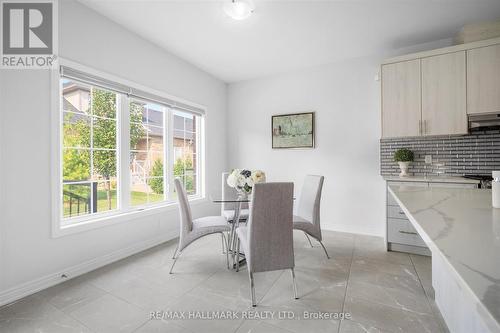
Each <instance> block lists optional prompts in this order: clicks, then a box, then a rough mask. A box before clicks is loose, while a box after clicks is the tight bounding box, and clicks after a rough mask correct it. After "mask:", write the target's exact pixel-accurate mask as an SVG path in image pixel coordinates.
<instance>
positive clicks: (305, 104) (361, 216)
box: [228, 58, 384, 235]
mask: <svg viewBox="0 0 500 333" xmlns="http://www.w3.org/2000/svg"><path fill="white" fill-rule="evenodd" d="M379 61H380V60H379V59H375V58H367V59H356V60H351V61H347V62H342V63H337V64H332V65H327V66H320V67H316V68H311V69H308V70H303V71H298V72H294V73H289V74H283V75H278V76H273V77H269V78H264V79H257V80H252V81H246V82H240V83H235V84H231V85H229V88H228V114H229V124H228V129H229V130H228V135H229V136H230V138H231V140H228V141H229V145H228V161H229V165H228V166H229V168H233V167H246V168H259V169H262V170H264V171H265V172H266V175H267V178H268V180H270V181H293V182H294V183H295V193H296V195H299V193H300V187H301V186H302V180H303V177H304V176H305V175H306V174H319V175H324V176H325V183H324V188H323V197H322V215H321V218H322V220H321V222H322V226H323V228H324V229H329V230H340V231H348V232H357V233H365V234H374V235H382V234H383V232H384V229H383V225H384V224H383V221H384V210H383V206H384V182H383V181H382V178H381V177H380V175H379V143H378V142H379V141H378V140H379V137H380V106H379V105H380V98H379V82H376V81H375V80H374V78H375V75H376V74H377V71H378V65H379V63H380V62H379ZM303 111H315V112H316V149H309V150H280V149H275V150H273V149H271V115H274V114H282V113H296V112H303Z"/></svg>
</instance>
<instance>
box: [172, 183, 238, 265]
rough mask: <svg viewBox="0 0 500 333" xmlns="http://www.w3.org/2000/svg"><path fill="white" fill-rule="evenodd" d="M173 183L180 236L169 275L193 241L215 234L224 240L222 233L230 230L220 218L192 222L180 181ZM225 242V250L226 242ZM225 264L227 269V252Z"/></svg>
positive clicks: (211, 217) (206, 218) (204, 218)
mask: <svg viewBox="0 0 500 333" xmlns="http://www.w3.org/2000/svg"><path fill="white" fill-rule="evenodd" d="M174 183H175V190H176V192H177V199H178V201H179V215H180V216H179V217H180V235H179V243H178V245H177V248H176V249H175V252H174V255H173V257H172V259H174V261H173V263H172V267H171V268H170V274H172V270H173V269H174V265H175V263H176V262H177V259H179V257H180V255H181V253H182V251H183V250H184V249H185V248H186V247H187V246H189V245H190V244H191V243H193V242H194V241H195V240H197V239H199V238H201V237H204V236H207V235H210V234H215V233H220V234H222V237H223V239H224V238H225V237H224V232H228V231H229V230H230V226H229V225H228V224H227V221H226V219H225V218H224V217H222V216H207V217H201V218H199V219H195V220H193V217H192V215H191V207H190V206H189V201H188V198H187V195H186V191H185V190H184V187H183V186H182V184H181V181H180V180H179V179H175V180H174ZM225 242H226V248H227V241H225ZM226 263H227V266H228V268H229V253H228V252H227V251H226Z"/></svg>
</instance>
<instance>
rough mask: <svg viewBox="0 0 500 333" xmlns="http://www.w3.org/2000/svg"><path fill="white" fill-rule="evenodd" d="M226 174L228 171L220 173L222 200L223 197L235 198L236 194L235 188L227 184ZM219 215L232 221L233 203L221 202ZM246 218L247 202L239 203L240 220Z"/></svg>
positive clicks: (227, 174)
mask: <svg viewBox="0 0 500 333" xmlns="http://www.w3.org/2000/svg"><path fill="white" fill-rule="evenodd" d="M228 176H229V172H223V173H222V201H224V200H225V199H236V197H237V196H238V193H237V192H236V190H235V189H234V188H232V187H230V186H229V185H228V184H227V177H228ZM221 215H222V216H224V217H225V218H226V220H227V221H228V222H230V223H232V222H233V219H234V205H233V204H232V203H222V205H221ZM246 219H248V203H246V202H244V203H242V204H241V211H240V222H241V220H246Z"/></svg>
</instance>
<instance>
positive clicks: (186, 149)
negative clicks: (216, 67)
mask: <svg viewBox="0 0 500 333" xmlns="http://www.w3.org/2000/svg"><path fill="white" fill-rule="evenodd" d="M63 96H64V99H63V107H64V111H65V112H68V113H72V114H73V116H72V118H71V121H78V120H80V119H82V118H81V117H82V116H84V115H90V113H91V110H90V109H91V108H90V105H91V92H90V89H89V88H88V87H86V86H85V85H83V84H79V83H77V82H74V81H69V80H68V81H67V82H65V83H64V84H63ZM134 104H135V105H136V107H137V108H139V109H140V110H141V112H142V119H141V120H140V123H137V125H138V126H141V127H142V129H143V134H142V135H141V137H140V138H139V140H138V141H137V143H136V144H135V145H134V146H133V147H131V159H130V171H131V178H132V184H131V189H132V191H139V192H147V191H150V188H149V185H148V179H149V177H150V176H151V171H152V168H153V166H154V163H155V161H156V160H161V162H162V163H163V164H165V162H164V161H162V158H163V150H164V144H165V142H164V136H163V133H164V121H163V117H164V113H163V112H162V111H161V107H160V106H158V105H153V104H148V103H143V102H140V101H134ZM79 115H80V116H79ZM172 122H173V124H172V129H173V134H174V136H173V142H172V144H173V148H174V149H173V155H174V156H173V162H174V163H176V162H177V161H179V160H181V161H185V162H186V161H190V162H191V163H189V162H188V163H184V165H189V166H190V169H193V170H195V169H196V142H195V140H196V131H197V128H196V121H194V117H193V116H192V115H189V114H185V113H182V112H174V114H173V119H172ZM167 130H168V126H167ZM186 171H188V172H189V171H190V170H186ZM184 173H186V172H184Z"/></svg>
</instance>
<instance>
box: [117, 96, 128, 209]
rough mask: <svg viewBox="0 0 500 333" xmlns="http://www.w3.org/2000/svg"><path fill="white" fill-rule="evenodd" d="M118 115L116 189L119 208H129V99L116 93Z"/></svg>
mask: <svg viewBox="0 0 500 333" xmlns="http://www.w3.org/2000/svg"><path fill="white" fill-rule="evenodd" d="M118 100H119V101H120V103H119V110H120V112H119V117H118V120H117V121H118V123H117V125H118V129H119V130H118V132H119V133H118V136H119V144H118V161H119V162H118V168H119V177H118V181H119V183H120V186H119V191H118V202H119V209H121V210H128V209H129V208H130V187H131V184H130V167H129V164H130V161H129V159H130V100H129V97H127V96H125V95H118Z"/></svg>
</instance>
